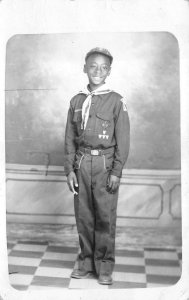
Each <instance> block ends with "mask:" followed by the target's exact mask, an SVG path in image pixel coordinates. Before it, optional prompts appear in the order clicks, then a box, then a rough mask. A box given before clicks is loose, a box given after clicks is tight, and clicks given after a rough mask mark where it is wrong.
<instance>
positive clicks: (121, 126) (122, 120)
mask: <svg viewBox="0 0 189 300" xmlns="http://www.w3.org/2000/svg"><path fill="white" fill-rule="evenodd" d="M115 138H116V149H115V159H114V164H113V169H112V171H111V174H112V175H116V176H118V177H121V176H122V169H123V167H124V164H125V162H126V160H127V157H128V155H129V148H130V121H129V116H128V112H127V109H126V105H125V104H124V103H123V104H122V103H121V105H120V106H119V111H118V116H117V120H116V124H115Z"/></svg>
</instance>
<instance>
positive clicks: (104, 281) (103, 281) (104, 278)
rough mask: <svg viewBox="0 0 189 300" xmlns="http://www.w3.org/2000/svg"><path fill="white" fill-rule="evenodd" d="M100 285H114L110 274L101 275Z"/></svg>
mask: <svg viewBox="0 0 189 300" xmlns="http://www.w3.org/2000/svg"><path fill="white" fill-rule="evenodd" d="M98 283H100V284H107V285H110V284H113V280H112V277H111V275H110V274H100V276H99V278H98Z"/></svg>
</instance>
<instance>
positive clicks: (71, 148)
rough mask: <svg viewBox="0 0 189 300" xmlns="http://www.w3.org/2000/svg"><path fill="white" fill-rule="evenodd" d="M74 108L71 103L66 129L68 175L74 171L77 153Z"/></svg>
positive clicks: (66, 169) (66, 168) (66, 171)
mask: <svg viewBox="0 0 189 300" xmlns="http://www.w3.org/2000/svg"><path fill="white" fill-rule="evenodd" d="M72 120H73V109H72V107H71V105H70V108H69V111H68V117H67V123H66V130H65V164H64V169H65V173H66V176H67V175H68V174H69V173H70V172H71V171H73V164H74V158H75V153H76V145H75V141H74V140H75V129H74V125H73V121H72Z"/></svg>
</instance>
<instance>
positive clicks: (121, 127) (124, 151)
mask: <svg viewBox="0 0 189 300" xmlns="http://www.w3.org/2000/svg"><path fill="white" fill-rule="evenodd" d="M86 97H87V96H86V95H85V94H82V93H81V94H77V95H76V96H74V97H73V98H72V99H71V102H70V108H69V111H68V118H67V125H66V134H65V159H66V161H65V172H66V175H68V174H69V173H70V172H71V171H73V170H74V159H75V153H76V151H77V149H78V148H79V147H83V148H91V149H108V148H111V149H112V148H113V147H114V149H115V152H114V163H113V168H112V171H111V174H112V175H116V176H118V177H121V174H122V169H123V166H124V164H125V162H126V160H127V157H128V153H129V144H130V124H129V117H128V112H127V110H126V105H125V104H124V103H123V102H122V99H123V98H122V96H121V95H120V94H118V93H116V92H110V93H107V94H100V95H93V96H92V101H91V107H90V111H89V118H88V121H87V124H86V128H85V130H83V129H82V128H81V121H82V105H83V102H84V101H85V99H86Z"/></svg>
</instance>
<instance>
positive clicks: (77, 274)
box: [71, 269, 91, 279]
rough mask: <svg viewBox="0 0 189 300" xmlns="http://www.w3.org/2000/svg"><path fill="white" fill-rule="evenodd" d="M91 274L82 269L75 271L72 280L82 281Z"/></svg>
mask: <svg viewBox="0 0 189 300" xmlns="http://www.w3.org/2000/svg"><path fill="white" fill-rule="evenodd" d="M90 273H91V272H90V271H86V270H82V269H75V270H73V272H72V273H71V277H72V278H77V279H82V278H87V277H88V276H89V274H90Z"/></svg>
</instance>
